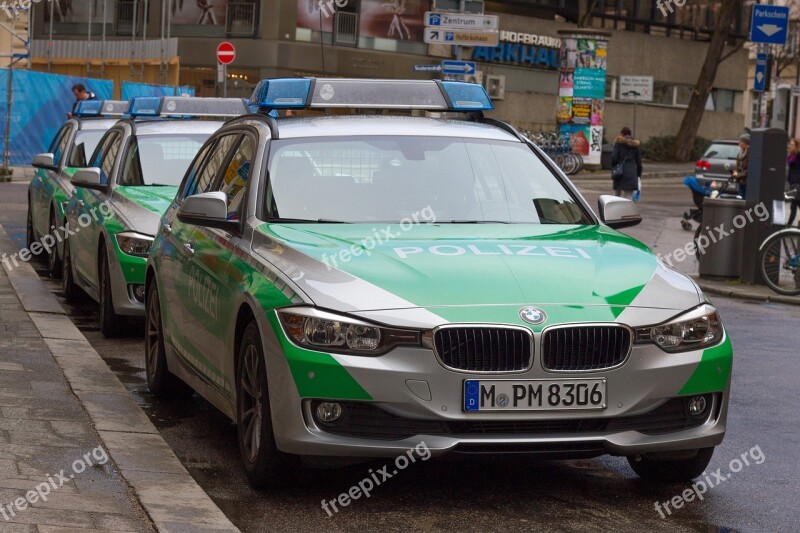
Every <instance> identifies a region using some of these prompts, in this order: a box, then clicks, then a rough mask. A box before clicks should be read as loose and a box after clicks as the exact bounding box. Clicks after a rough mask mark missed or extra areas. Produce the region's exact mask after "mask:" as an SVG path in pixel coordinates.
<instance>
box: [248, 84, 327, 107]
mask: <svg viewBox="0 0 800 533" xmlns="http://www.w3.org/2000/svg"><path fill="white" fill-rule="evenodd" d="M311 81H312V78H275V79H272V80H261V81H260V82H258V85H256V88H255V89H254V90H253V95H252V96H251V97H250V102H252V103H253V104H255V105H257V106H258V107H261V108H267V109H304V108H306V107H308V104H309V94H310V93H311Z"/></svg>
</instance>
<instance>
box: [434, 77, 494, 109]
mask: <svg viewBox="0 0 800 533" xmlns="http://www.w3.org/2000/svg"><path fill="white" fill-rule="evenodd" d="M442 89H443V90H444V93H445V94H446V95H447V98H448V100H450V102H449V104H450V110H452V111H491V110H492V109H494V105H493V104H492V101H491V100H489V95H488V94H486V89H484V88H483V86H482V85H478V84H477V83H466V82H463V81H443V82H442Z"/></svg>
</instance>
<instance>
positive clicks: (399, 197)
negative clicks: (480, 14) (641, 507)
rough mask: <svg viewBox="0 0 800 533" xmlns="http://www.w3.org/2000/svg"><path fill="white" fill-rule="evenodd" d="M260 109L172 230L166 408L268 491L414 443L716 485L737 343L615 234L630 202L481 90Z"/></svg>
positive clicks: (429, 85)
mask: <svg viewBox="0 0 800 533" xmlns="http://www.w3.org/2000/svg"><path fill="white" fill-rule="evenodd" d="M251 103H255V104H258V105H259V107H260V109H261V114H256V115H248V116H242V117H239V118H237V119H234V120H231V121H229V122H228V123H227V124H226V125H225V126H224V127H222V128H221V129H220V130H219V131H217V132H216V133H215V134H214V135H213V136H212V137H211V138H210V139H209V140H208V141H207V142H206V143H205V145H204V147H203V148H202V149H201V150H200V152H199V155H198V157H197V158H196V159H195V160H194V162H193V163H192V165H191V166H190V168H189V171H188V172H187V175H186V177H185V178H184V181H183V183H182V184H181V185H180V187H179V188H178V195H177V197H176V199H175V201H174V203H173V204H172V205H171V206H170V207H169V208H168V209H167V211H166V214H165V216H164V218H163V220H162V222H161V226H160V228H159V231H158V234H157V236H156V239H155V242H154V243H153V246H152V249H151V251H150V256H149V259H148V264H147V272H146V281H145V283H146V291H147V298H146V321H147V326H146V328H147V336H146V358H145V362H146V369H147V379H148V383H149V386H150V389H151V390H152V391H153V392H154V393H156V394H158V395H169V394H172V393H174V391H176V390H180V388H181V387H180V385H181V383H180V381H179V380H182V381H184V382H186V383H188V384H189V385H190V386H191V387H192V388H193V389H194V390H195V391H197V392H199V393H200V394H201V395H202V396H204V397H205V398H206V399H208V400H209V401H210V402H211V403H212V404H214V405H215V406H216V407H218V408H219V409H220V410H221V411H222V412H224V413H225V414H226V415H227V416H229V417H230V418H231V419H233V420H234V421H236V423H237V425H238V436H239V446H240V450H241V453H242V459H243V462H244V465H245V468H246V471H247V473H248V476H249V478H250V481H251V482H252V483H253V484H254V485H256V486H263V485H267V484H274V485H280V483H281V480H282V477H281V475H280V474H281V473H282V472H283V471H285V470H286V469H287V468H288V467H289V466H290V465H291V464H292V462H293V460H294V459H295V458H296V457H297V456H306V455H316V456H320V455H323V456H347V457H376V456H384V457H391V456H395V455H398V454H401V453H403V452H404V451H405V450H407V449H410V448H411V447H414V446H417V445H419V443H420V442H421V441H424V442H425V443H426V445H427V446H428V447H429V449H430V450H431V451H432V453H433V454H434V455H436V454H443V453H447V452H465V453H498V452H500V453H502V452H528V453H540V454H551V456H557V457H576V456H577V457H590V456H596V455H601V454H612V455H618V456H625V457H627V458H628V460H629V461H630V463H631V465H632V466H633V468H634V470H635V471H636V472H637V473H638V474H639V475H641V476H643V477H645V478H649V479H653V480H686V479H690V478H692V477H694V476H697V475H699V474H700V473H701V472H702V471H703V469H704V468H705V467H706V465H707V464H708V462H709V460H710V458H711V455H712V452H713V449H714V447H715V446H717V445H718V444H720V442H722V439H723V436H724V434H725V421H726V414H727V408H728V395H729V390H730V375H731V364H732V349H731V343H730V340H729V338H728V336H727V334H726V332H725V330H724V328H723V326H722V324H721V322H720V318H719V315H718V313H717V311H716V309H715V308H714V307H713V306H712V305H711V304H710V303H709V301H708V300H707V299H706V298H705V297H704V296H703V294H701V292H700V291H699V289H698V288H697V286H696V285H695V284H694V283H693V282H692V280H691V279H689V278H688V277H686V276H684V275H682V274H679V273H677V272H675V271H673V270H670V269H668V268H667V267H665V266H664V265H663V264H662V263H661V262H660V261H659V260H658V258H657V257H656V256H655V255H654V254H653V253H652V252H651V251H650V250H649V249H648V248H647V247H646V246H644V245H643V244H641V243H639V242H637V241H636V240H634V239H632V238H630V237H628V236H626V235H624V234H621V233H619V232H618V231H616V230H615V229H614V228H622V227H625V226H630V225H633V224H636V223H638V222H639V221H640V220H641V219H640V217H639V215H638V214H637V211H636V208H635V206H634V204H632V203H631V202H630V201H628V200H624V199H621V198H616V197H611V196H603V197H601V198H600V200H599V206H598V207H599V214H595V213H594V212H592V210H591V209H590V207H589V206H588V205H587V204H586V202H585V201H584V199H583V198H582V197H581V195H580V194H579V193H578V192H577V191H576V190H575V188H574V187H573V186H572V185H571V184H570V183H569V181H568V180H567V179H566V178H565V177H564V176H563V175H562V174H561V173H560V172H559V171H558V170H557V169H556V168H555V167H554V166H553V164H552V163H551V161H549V160H548V158H547V157H546V156H545V155H544V154H543V153H542V152H541V151H540V150H539V149H538V148H536V147H535V146H533V145H532V144H530V143H528V142H527V141H526V140H525V139H524V138H523V137H521V136H520V135H519V134H517V132H516V131H515V130H514V129H513V128H511V127H510V126H508V125H506V124H503V123H501V122H498V121H495V120H491V119H489V118H486V117H485V116H484V111H488V110H490V109H491V108H492V105H491V102H490V101H489V99H488V97H487V95H486V93H485V91H484V90H483V88H481V87H480V86H477V85H471V84H465V83H458V82H447V81H444V82H434V81H396V80H348V79H312V78H303V79H276V80H266V81H264V82H262V83H261V84H260V85H259V87H258V89H257V90H256V92H255V94H254V96H253V99H252V101H251ZM276 109H296V110H308V111H303V113H306V114H307V115H308V116H303V117H294V118H279V119H274V118H271V117H269V116H266V113H268V112H270V111H274V110H276ZM323 109H327V110H337V112H336V113H333V114H330V115H327V116H326V115H321V114H319V115H315V114H314V110H323ZM347 109H358V110H368V111H366V112H361V113H360V114H343V112H344V111H346V110H347ZM376 110H378V111H379V112H378V113H375V111H376ZM386 110H388V113H387V114H383V113H384V112H386ZM393 110H411V112H412V114H413V115H416V116H408V115H406V116H392V115H391V114H390V113H391V111H393ZM423 112H432V113H435V114H437V115H441V114H446V113H452V114H453V115H457V117H452V116H451V117H449V118H448V117H441V116H437V117H433V116H429V117H425V116H421V115H422V114H423Z"/></svg>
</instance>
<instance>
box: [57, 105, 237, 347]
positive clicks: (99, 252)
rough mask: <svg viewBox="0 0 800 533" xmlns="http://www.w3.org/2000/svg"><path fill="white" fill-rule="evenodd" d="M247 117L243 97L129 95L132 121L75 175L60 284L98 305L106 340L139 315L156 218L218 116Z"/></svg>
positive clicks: (114, 131)
mask: <svg viewBox="0 0 800 533" xmlns="http://www.w3.org/2000/svg"><path fill="white" fill-rule="evenodd" d="M247 112H248V108H247V106H246V104H245V102H244V101H243V100H241V99H223V98H187V97H161V98H158V97H139V98H134V99H133V100H132V101H131V103H130V112H129V114H130V118H126V119H123V120H120V121H119V122H117V123H116V124H115V125H114V126H113V127H112V128H111V129H109V130H108V131H107V132H106V133H105V135H104V136H103V137H102V139H100V141H99V144H98V146H97V149H96V150H95V152H94V153H93V154H92V156H91V159H90V161H89V162H88V165H87V168H83V169H79V170H77V171H76V172H75V173H74V174H73V176H72V185H73V186H74V187H75V192H74V195H73V197H72V199H71V200H70V202H69V204H68V207H67V215H66V216H67V221H68V222H69V228H70V231H71V232H72V233H73V234H72V235H71V236H70V238H69V239H68V240H67V241H66V246H65V253H64V262H63V275H62V285H63V290H64V294H65V296H66V297H67V299H71V298H73V297H74V296H75V294H76V291H77V290H78V289H81V290H82V291H84V292H86V293H87V294H88V295H89V296H90V297H91V298H92V299H94V300H95V301H97V302H98V303H99V304H100V327H101V330H102V332H103V334H104V335H105V336H114V335H116V334H118V333H120V331H121V328H122V326H123V324H124V319H123V318H122V317H124V316H143V315H144V271H145V263H146V260H147V253H148V251H149V249H150V245H151V244H152V242H153V238H154V236H155V232H156V229H157V228H158V223H159V220H160V218H161V215H163V214H164V211H165V210H166V209H167V207H168V206H169V205H170V203H171V202H172V199H173V198H174V197H175V194H176V192H177V186H178V184H179V183H180V181H181V179H182V178H183V175H184V173H185V172H186V168H187V167H188V166H189V164H190V163H191V162H192V159H193V158H194V157H195V155H196V154H197V152H198V150H199V149H200V147H201V146H202V145H203V143H204V142H205V140H206V139H208V137H209V136H210V135H211V134H212V133H214V132H215V131H216V130H217V129H218V128H219V127H220V126H221V125H222V124H223V120H222V118H223V117H231V116H236V115H240V114H244V113H247ZM200 117H206V118H208V117H211V119H210V120H195V119H197V118H200Z"/></svg>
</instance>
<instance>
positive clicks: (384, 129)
mask: <svg viewBox="0 0 800 533" xmlns="http://www.w3.org/2000/svg"><path fill="white" fill-rule="evenodd" d="M278 130H279V132H280V138H281V139H297V138H304V137H342V136H345V135H346V136H356V135H359V136H360V135H375V136H390V135H391V136H397V135H402V136H413V135H422V136H431V137H466V138H471V139H488V140H498V141H515V142H520V140H519V139H518V138H516V137H515V136H514V135H512V134H511V133H510V132H507V131H505V130H502V129H500V128H498V127H496V126H492V125H490V124H485V123H481V122H472V121H467V120H453V119H442V118H429V117H411V116H388V115H331V116H318V117H291V118H280V119H278Z"/></svg>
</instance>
